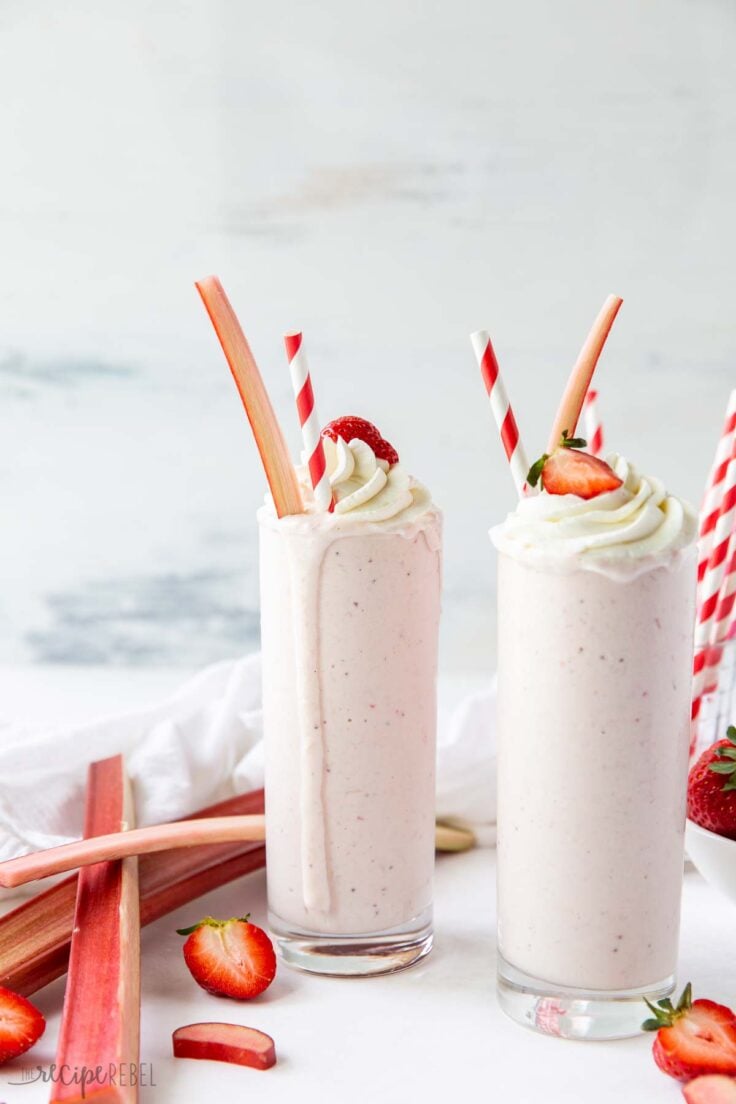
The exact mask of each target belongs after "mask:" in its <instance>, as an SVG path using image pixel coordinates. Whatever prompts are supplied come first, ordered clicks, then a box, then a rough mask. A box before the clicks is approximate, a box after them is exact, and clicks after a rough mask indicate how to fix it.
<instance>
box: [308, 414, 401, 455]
mask: <svg viewBox="0 0 736 1104" xmlns="http://www.w3.org/2000/svg"><path fill="white" fill-rule="evenodd" d="M322 436H323V437H331V438H332V440H333V441H336V440H337V438H338V437H342V439H343V441H346V442H350V441H352V440H354V439H355V438H356V437H358V438H359V439H360V440H361V441H365V443H366V445H370V447H371V448H372V449H373V451H374V453H375V454H376V456H377V457H378V459H379V460H385V461H386V463H387V464H398V462H399V454H398V452H397V451H396V449H395V448H394V446H393V445H391V444H389V442H388V441H386V440H385V439H384V438H383V437H382V436H381V434H380V433H379V431H378V430H377V429H376V427H375V426H374V425H373V423H372V422H367V421H366V420H365V418H358V417H356V416H355V415H353V414H348V415H345V417H343V418H335V420H334V422H329V423H328V425H326V426H325V428H324V429H323V430H322Z"/></svg>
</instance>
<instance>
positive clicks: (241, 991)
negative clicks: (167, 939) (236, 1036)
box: [178, 916, 276, 1000]
mask: <svg viewBox="0 0 736 1104" xmlns="http://www.w3.org/2000/svg"><path fill="white" fill-rule="evenodd" d="M178 934H179V935H187V936H189V938H188V939H187V941H186V943H185V944H184V947H183V951H184V960H185V962H186V964H187V966H188V967H189V972H190V973H191V975H192V977H193V978H194V980H195V981H196V982H197V984H198V985H201V986H202V988H203V989H206V990H207V992H208V993H213V994H214V995H215V996H218V997H234V998H235V999H236V1000H250V998H251V997H257V996H258V994H259V993H262V992H263V991H264V989H268V987H269V985H270V984H271V982H272V981H273V979H274V977H275V975H276V955H275V954H274V949H273V944H272V943H271V940H270V939H269V938H268V936H267V935H266V933H265V931H263V929H262V928H259V927H257V926H256V925H255V924H251V923H250V922H249V918H248V917H247V916H243V917H240V918H238V917H233V918H232V919H231V920H215V919H214V918H213V917H212V916H206V917H205V918H204V920H200V921H199V923H198V924H192V926H191V927H190V928H179V929H178Z"/></svg>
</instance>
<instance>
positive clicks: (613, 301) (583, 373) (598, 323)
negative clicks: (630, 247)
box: [547, 295, 623, 452]
mask: <svg viewBox="0 0 736 1104" xmlns="http://www.w3.org/2000/svg"><path fill="white" fill-rule="evenodd" d="M622 303H623V299H620V298H619V297H618V295H609V296H608V298H607V299H606V301H605V303H604V304H603V306H602V307H601V310H600V313H599V314H598V317H597V318H596V320H595V322H594V323H593V328H592V329H591V331H590V333H589V334H588V336H587V338H586V339H585V344H584V345H583V347H582V349H581V350H580V353H579V354H578V359H577V360H576V361H575V366H574V368H573V370H572V372H571V373H570V378H569V380H568V381H567V386H566V388H565V391H564V393H563V395H562V400H561V402H560V406H559V409H558V411H557V414H556V415H555V420H554V424H553V426H552V432H551V434H550V438H549V445H548V446H547V452H553V451H554V449H555V448H557V445H558V443H559V441H560V438H561V437H562V434H563V432H566V433H567V435H568V437H574V436H575V429H576V427H577V424H578V419H579V417H580V411H581V410H582V409H583V403H584V402H585V396H586V394H587V391H588V388H589V387H590V381H591V379H592V378H593V373H594V372H595V366H596V364H597V363H598V359H599V357H600V355H601V353H602V352H603V346H604V345H605V343H606V339H607V337H608V335H609V333H610V332H611V326H612V325H613V323H614V321H615V319H616V315H617V314H618V312H619V308H620V307H621V304H622Z"/></svg>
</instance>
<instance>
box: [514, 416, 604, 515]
mask: <svg viewBox="0 0 736 1104" xmlns="http://www.w3.org/2000/svg"><path fill="white" fill-rule="evenodd" d="M587 443H588V442H587V441H586V440H585V439H584V438H583V437H570V436H569V435H568V432H567V430H563V433H562V437H561V438H560V443H559V445H558V446H557V448H556V449H554V451H553V452H545V453H544V454H543V455H542V456H540V458H539V459H538V460H537V461H536V462H535V463H534V464H532V466H531V467H530V469H529V474H528V475H527V477H526V481H527V483H528V484H529V486H530V487H536V485H537V483H539V482H540V480H541V483H542V486H543V487H544V489H545V491H546V492H547V494H553V495H566V494H574V495H577V496H578V498H595V497H596V496H597V495H599V494H605V492H606V491H615V490H616V489H617V488H618V487H620V486H621V485H622V483H623V480H622V479H619V477H618V476H617V475H616V473H615V471H614V470H613V468H612V467H610V465H609V464H606V462H605V461H604V460H599V459H598V457H597V456H591V454H590V453H589V452H583V451H582V450H583V449H584V448H585V446H586V445H587Z"/></svg>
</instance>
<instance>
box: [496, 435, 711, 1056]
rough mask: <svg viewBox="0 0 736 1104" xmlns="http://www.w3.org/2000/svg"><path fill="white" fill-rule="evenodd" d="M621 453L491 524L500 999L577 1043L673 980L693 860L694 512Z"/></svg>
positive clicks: (619, 1025) (609, 1031) (610, 1031)
mask: <svg viewBox="0 0 736 1104" xmlns="http://www.w3.org/2000/svg"><path fill="white" fill-rule="evenodd" d="M568 459H569V458H567V457H565V460H566V463H567V462H568ZM581 462H582V458H581ZM610 462H611V466H612V468H613V469H614V471H615V473H616V475H617V476H618V477H619V479H620V480H621V485H620V486H618V487H616V488H615V489H613V490H608V491H605V492H604V493H600V494H596V495H594V496H592V497H589V498H587V499H586V498H583V497H579V495H578V494H570V493H561V491H560V490H557V491H555V492H553V493H548V491H547V490H542V491H541V493H538V494H530V495H528V496H525V497H522V499H521V500H520V502H519V504H518V506H517V508H516V510H515V511H514V512H513V513H512V514H511V515H510V516H509V517H508V518H507V520H506V522H505V523H504V524H503V525H501V526H499V527H498V528H497V529H495V530H494V531H493V534H492V536H493V540H494V543H495V545H496V547H497V549H498V550H499V553H500V556H499V574H498V602H499V609H498V618H499V624H498V633H499V672H498V695H499V696H498V740H499V747H498V759H499V775H498V909H499V913H498V915H499V933H498V938H499V991H500V997H501V1001H502V1004H503V1006H504V1008H505V1009H506V1011H508V1012H509V1014H510V1015H511V1016H512V1017H513V1018H515V1019H517V1020H519V1021H520V1022H522V1023H525V1024H527V1025H528V1026H531V1027H535V1028H537V1029H538V1030H543V1031H548V1032H550V1033H552V1034H558V1035H565V1036H569V1037H577V1038H614V1037H617V1036H623V1035H628V1034H634V1033H636V1032H637V1031H638V1029H639V1027H640V1024H641V1021H642V1019H643V1018H644V1016H643V1014H642V1011H643V1010H644V1005H643V1003H642V1001H641V997H642V995H646V996H647V997H650V998H651V999H657V998H659V997H661V996H664V995H667V994H668V993H670V992H671V991H672V989H673V986H674V973H675V968H676V963H677V946H678V930H679V914H680V894H681V884H682V871H683V838H684V836H683V834H684V825H685V791H686V779H687V761H688V742H689V709H690V698H691V667H692V639H693V616H694V592H695V566H696V564H695V560H696V558H695V546H694V538H695V528H696V526H695V518H694V515H693V513H692V511H691V510H690V508H689V507H687V506H686V505H684V504H683V503H681V502H680V501H679V500H678V499H676V498H674V497H672V496H671V495H668V494H667V492H666V491H665V489H664V487H663V486H662V484H661V483H660V482H659V481H657V480H655V479H647V478H645V477H643V476H640V475H639V474H638V473H637V472H636V471H635V470H634V469H633V468H632V467H631V466H630V465H629V464H627V463H626V461H625V460H623V459H621V458H619V457H612V458H611V460H610Z"/></svg>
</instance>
